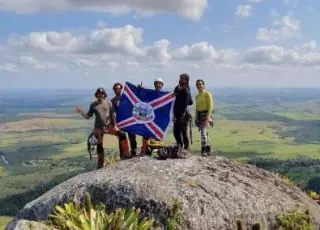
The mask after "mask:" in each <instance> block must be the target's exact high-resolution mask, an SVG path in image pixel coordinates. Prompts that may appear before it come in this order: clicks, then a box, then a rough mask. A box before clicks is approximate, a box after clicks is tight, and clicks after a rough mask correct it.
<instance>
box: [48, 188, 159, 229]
mask: <svg viewBox="0 0 320 230" xmlns="http://www.w3.org/2000/svg"><path fill="white" fill-rule="evenodd" d="M47 224H48V225H49V226H51V227H53V228H54V229H61V230H62V229H63V230H100V229H101V230H108V229H110V230H111V229H112V230H122V229H130V230H131V229H132V230H149V229H153V226H155V221H154V219H153V218H152V219H146V218H144V219H143V220H140V209H135V208H131V209H128V210H124V209H121V208H119V209H117V210H116V211H115V212H113V213H111V214H108V213H107V212H106V211H105V206H104V205H102V204H99V205H95V206H93V205H92V203H91V197H90V195H89V194H88V193H86V196H85V203H84V205H82V204H74V203H68V204H64V205H63V206H56V207H55V211H54V214H53V215H50V218H49V221H48V222H47Z"/></svg>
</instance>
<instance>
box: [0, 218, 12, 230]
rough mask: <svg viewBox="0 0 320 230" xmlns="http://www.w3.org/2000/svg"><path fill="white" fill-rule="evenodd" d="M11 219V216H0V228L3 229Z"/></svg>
mask: <svg viewBox="0 0 320 230" xmlns="http://www.w3.org/2000/svg"><path fill="white" fill-rule="evenodd" d="M11 220H12V217H11V216H0V229H5V227H6V226H7V224H9V222H10V221H11Z"/></svg>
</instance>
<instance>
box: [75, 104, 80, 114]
mask: <svg viewBox="0 0 320 230" xmlns="http://www.w3.org/2000/svg"><path fill="white" fill-rule="evenodd" d="M76 112H77V113H81V108H80V106H78V105H77V107H76Z"/></svg>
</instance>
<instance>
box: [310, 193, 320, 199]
mask: <svg viewBox="0 0 320 230" xmlns="http://www.w3.org/2000/svg"><path fill="white" fill-rule="evenodd" d="M308 195H309V196H310V197H311V198H312V199H313V200H320V195H319V194H318V193H316V192H314V191H309V192H308Z"/></svg>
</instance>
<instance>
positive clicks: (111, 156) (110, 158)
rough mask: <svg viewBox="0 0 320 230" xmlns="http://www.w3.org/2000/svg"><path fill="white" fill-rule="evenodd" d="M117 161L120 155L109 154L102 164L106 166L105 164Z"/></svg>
mask: <svg viewBox="0 0 320 230" xmlns="http://www.w3.org/2000/svg"><path fill="white" fill-rule="evenodd" d="M118 161H120V157H119V156H118V155H110V156H108V157H106V158H105V160H104V165H105V166H106V165H111V164H115V163H117V162H118Z"/></svg>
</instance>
